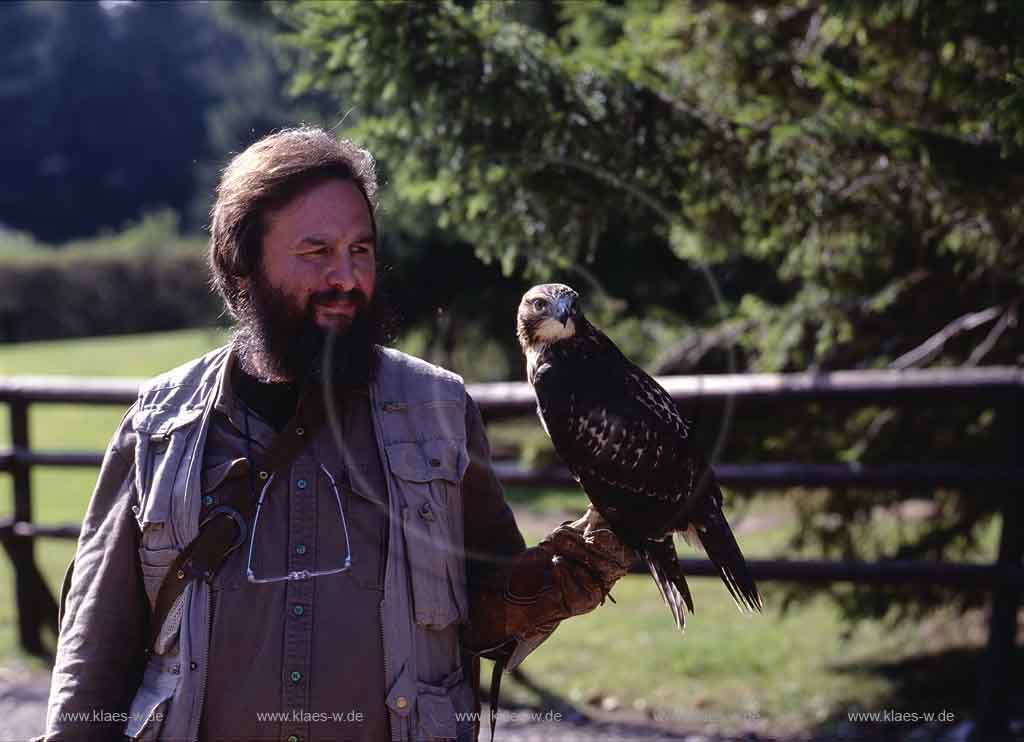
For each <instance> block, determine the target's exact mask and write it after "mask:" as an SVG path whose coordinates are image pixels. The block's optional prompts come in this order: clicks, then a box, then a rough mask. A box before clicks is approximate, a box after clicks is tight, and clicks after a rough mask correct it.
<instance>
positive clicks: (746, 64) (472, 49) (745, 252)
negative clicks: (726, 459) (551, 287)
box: [275, 0, 1024, 612]
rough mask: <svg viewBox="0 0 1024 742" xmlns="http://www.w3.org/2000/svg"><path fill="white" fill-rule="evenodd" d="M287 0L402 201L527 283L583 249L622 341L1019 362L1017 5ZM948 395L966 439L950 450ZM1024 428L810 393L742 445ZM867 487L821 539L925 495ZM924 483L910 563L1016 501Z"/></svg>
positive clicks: (980, 446)
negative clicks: (713, 287) (297, 0)
mask: <svg viewBox="0 0 1024 742" xmlns="http://www.w3.org/2000/svg"><path fill="white" fill-rule="evenodd" d="M275 9H276V12H277V13H278V14H279V17H280V18H281V19H282V20H283V21H285V22H286V23H288V24H289V26H290V28H291V33H290V35H289V36H288V39H287V40H288V41H289V42H290V43H291V44H292V45H293V46H294V47H295V48H297V49H299V50H300V52H301V55H302V56H300V58H299V62H298V67H297V75H296V85H297V89H298V90H318V91H320V92H323V93H326V94H329V95H333V96H335V97H336V98H337V99H338V100H340V101H345V104H346V105H348V106H351V107H353V109H354V110H355V111H356V113H357V118H356V119H355V120H356V121H357V123H356V125H355V127H354V128H353V129H352V130H351V131H350V134H351V135H352V136H354V137H356V138H358V139H361V140H362V141H364V142H366V143H367V144H368V145H369V146H370V147H371V149H372V150H373V151H374V152H375V153H376V154H377V156H378V157H379V159H380V160H381V161H382V162H383V163H384V164H385V166H386V171H387V173H388V174H389V180H390V184H391V192H392V194H393V196H394V198H395V199H396V200H397V201H398V202H400V203H401V210H402V211H403V213H405V214H408V215H410V218H415V219H430V220H432V221H433V222H434V223H436V225H437V226H438V227H439V228H441V229H444V230H446V231H448V232H449V233H451V234H453V235H456V236H457V237H459V238H461V239H463V240H465V241H467V242H469V243H470V244H472V245H474V246H475V249H476V252H477V254H478V255H480V256H481V257H482V258H484V259H485V260H489V261H497V262H498V263H499V264H500V265H501V266H502V267H503V269H504V271H505V272H506V273H508V274H523V275H525V276H527V277H529V278H531V279H547V278H549V277H552V276H565V275H569V274H570V272H571V271H579V270H580V266H585V267H589V271H590V273H592V274H594V275H595V276H596V278H597V279H598V282H599V283H603V284H605V285H606V286H612V287H614V288H613V292H614V295H615V296H616V297H617V298H618V299H619V309H618V311H617V312H616V311H615V304H614V303H608V302H605V303H604V305H603V307H604V309H603V313H604V317H605V319H607V320H609V321H611V320H613V319H615V318H616V317H617V318H618V319H619V320H621V319H622V318H623V317H629V316H632V317H633V320H631V321H630V322H629V323H627V325H626V327H627V328H628V329H629V332H626V331H624V330H623V329H622V326H621V324H620V326H619V336H618V337H619V338H623V339H624V340H625V341H626V342H625V343H624V344H626V345H627V347H630V342H629V340H630V338H631V337H632V338H633V342H632V347H631V350H635V351H637V352H640V351H642V349H643V346H650V345H651V343H650V342H649V341H650V340H651V339H652V338H654V337H659V338H661V339H664V338H665V336H666V334H667V331H668V330H670V331H672V332H673V333H674V334H675V339H676V343H675V345H674V347H673V348H671V349H670V351H669V352H667V353H664V354H661V358H660V360H661V363H660V369H661V370H675V371H680V370H691V369H693V368H702V369H720V368H722V367H723V365H724V359H725V358H726V357H727V356H726V355H725V353H724V350H725V349H726V348H727V347H728V346H729V345H730V344H731V343H736V344H737V348H738V350H739V351H740V354H739V361H740V366H741V367H743V368H748V369H752V370H753V369H757V370H792V369H805V368H812V369H829V368H856V367H879V366H893V367H907V366H921V365H951V364H969V365H973V364H978V363H1016V362H1019V357H1018V355H1017V354H1018V352H1019V350H1018V349H1019V342H1018V341H1017V339H1015V338H1014V337H1013V332H1012V330H1013V328H1015V327H1016V317H1017V312H1018V308H1019V304H1020V300H1021V297H1022V295H1024V291H1022V284H1024V270H1022V268H1024V265H1022V263H1024V244H1022V242H1024V207H1022V205H1021V201H1020V198H1019V196H1018V194H1019V193H1020V191H1021V186H1022V185H1024V136H1022V134H1021V131H1022V130H1024V129H1022V126H1024V114H1022V105H1021V101H1022V96H1024V93H1022V75H1024V60H1022V57H1021V50H1020V48H1019V43H1018V40H1019V39H1021V38H1024V35H1022V31H1024V20H1022V17H1021V14H1020V13H1019V11H1017V10H1016V9H1015V3H1013V2H1010V0H990V1H989V2H985V3H957V2H953V1H951V0H937V1H936V2H928V3H919V2H903V1H899V2H897V1H895V0H887V1H883V2H871V3H868V2H853V1H847V2H838V1H836V2H827V1H826V0H792V1H791V2H770V1H769V2H762V3H749V2H741V3H734V2H710V1H700V0H690V1H689V2H681V1H672V2H656V1H651V0H633V1H630V0H627V1H626V2H621V3H569V2H566V3H561V4H558V5H557V6H548V5H545V4H536V3H526V2H522V3H490V2H478V3H474V2H460V3H454V2H442V3H437V4H430V5H423V4H413V3H401V4H400V3H374V4H363V3H359V4H357V3H337V4H333V3H332V4H327V3H311V4H303V5H298V6H293V5H276V6H275ZM668 256H673V257H672V258H668ZM658 266H660V270H658V269H657V267H658ZM705 268H706V269H709V270H711V271H713V273H714V275H716V276H717V278H718V283H719V285H720V286H721V296H720V297H713V296H712V294H711V293H710V291H709V290H707V289H704V288H703V284H702V279H701V270H702V269H705ZM713 298H715V299H716V300H712V299H713ZM718 299H720V300H718ZM623 305H624V306H625V310H624V311H623ZM504 309H506V311H507V308H504ZM684 318H685V321H684ZM638 327H639V328H641V329H644V330H646V334H644V333H640V336H639V341H638V340H637V339H636V337H635V335H636V333H635V332H633V331H634V330H636V329H637V328H638ZM651 328H654V329H651ZM695 331H698V332H700V335H701V337H702V339H703V342H699V343H695V342H694V341H693V336H694V333H695ZM645 341H646V342H645ZM709 348H710V350H711V352H709ZM646 359H647V360H648V361H649V362H650V361H654V360H657V359H656V358H655V357H654V354H652V353H650V352H649V351H648V353H647V354H646ZM939 412H941V413H943V414H945V415H947V424H948V419H949V417H950V416H952V418H953V419H954V420H958V421H959V422H958V423H954V424H959V425H960V426H961V428H960V429H962V430H964V431H966V432H965V433H964V434H963V435H962V436H960V437H959V438H957V439H956V440H955V441H953V442H952V443H951V442H949V441H945V443H944V442H943V440H942V436H941V435H939V434H938V433H936V432H935V430H936V428H935V415H936V414H938V413H939ZM1009 422H1010V419H1009V416H1007V415H1005V414H1001V411H997V410H986V411H985V412H984V413H983V414H981V415H980V416H979V415H978V414H977V411H976V410H975V411H967V410H963V411H960V410H941V411H940V410H931V411H927V412H926V413H922V414H917V415H914V416H902V415H899V414H897V413H895V412H892V411H885V412H882V413H881V414H879V412H878V411H873V412H870V411H869V412H868V413H861V414H857V415H851V416H849V417H847V418H845V419H839V420H833V419H829V418H826V417H825V416H823V415H822V414H820V413H816V412H815V411H814V410H808V411H805V413H804V414H802V415H801V416H800V418H799V420H795V421H794V422H793V423H792V424H788V425H787V427H786V429H785V430H779V429H778V426H777V424H776V423H775V421H766V422H765V424H762V425H758V424H756V423H755V424H752V425H750V426H748V427H747V428H746V429H745V430H744V431H742V434H741V435H739V436H737V437H736V438H735V440H734V441H733V442H732V450H733V452H734V453H736V454H739V455H741V456H742V455H757V456H759V457H760V458H764V457H767V456H772V455H774V456H778V455H780V454H781V455H786V456H788V457H790V458H794V457H799V458H804V459H811V460H813V459H831V460H834V459H835V458H836V457H837V456H838V457H840V458H844V459H848V460H859V461H871V460H876V459H879V458H888V459H890V460H891V459H892V458H894V457H897V458H898V457H902V458H903V459H904V460H915V458H923V457H925V456H928V455H932V456H934V455H935V452H936V451H939V452H940V454H939V455H943V454H944V455H947V456H957V457H961V458H962V457H978V458H980V459H983V458H985V457H986V456H989V457H992V456H995V455H996V454H995V453H994V452H993V451H994V448H993V444H992V441H993V440H996V439H998V438H1000V437H1001V436H1003V435H1004V434H1005V432H1006V428H1007V426H1008V423H1009ZM815 426H817V429H818V430H819V431H820V429H821V428H822V427H824V428H825V429H826V430H827V431H828V433H827V434H826V435H821V434H820V433H819V434H814V433H812V432H811V431H813V430H815ZM943 445H944V446H945V449H943V448H942V446H943ZM853 494H854V493H842V492H839V493H832V495H830V496H829V497H828V498H825V499H824V501H822V502H816V503H815V505H814V508H813V510H811V509H809V510H808V512H807V513H806V517H807V525H808V528H807V530H806V534H807V539H808V540H811V541H817V542H818V543H819V544H820V546H821V548H822V549H824V550H825V551H828V552H832V553H837V554H842V555H845V556H850V557H854V556H865V555H868V554H872V553H888V552H890V551H891V547H889V546H887V545H886V543H885V541H884V539H882V538H876V534H874V533H873V531H872V521H871V518H870V517H869V515H870V512H871V508H872V507H874V506H876V505H878V504H883V505H889V504H893V503H897V502H898V501H899V500H900V499H902V498H903V497H905V496H906V495H907V493H881V494H877V493H876V494H874V495H872V496H870V497H868V496H866V495H864V494H863V493H860V494H858V496H856V497H855V496H853ZM924 494H926V495H927V496H928V497H931V498H932V499H933V500H935V502H936V503H937V508H938V513H939V515H938V517H937V519H936V520H934V521H933V522H932V524H931V526H930V527H929V528H926V529H924V531H923V532H922V533H920V534H918V536H917V537H916V538H913V539H911V540H910V542H909V544H907V545H905V546H903V547H901V548H900V551H899V555H901V556H907V557H909V556H915V555H918V556H920V555H929V556H949V557H956V556H958V555H964V554H967V553H971V552H972V550H974V549H976V548H977V544H976V542H975V540H974V539H973V537H972V534H976V533H977V528H978V527H980V526H981V525H983V524H984V523H985V522H986V521H987V519H988V518H989V517H990V516H991V514H992V512H993V508H994V507H995V506H996V501H995V500H994V499H992V498H990V497H975V496H973V495H974V494H976V493H968V492H946V491H936V492H929V493H924ZM822 510H824V511H825V512H826V513H827V514H831V515H832V516H837V517H839V518H841V522H842V523H843V528H842V535H841V536H840V535H839V533H838V531H837V529H835V528H833V527H830V526H824V525H821V523H829V522H835V518H832V519H831V520H830V519H829V518H820V517H818V515H820V511H822ZM812 516H813V517H812ZM874 595H877V593H874ZM846 597H847V598H849V600H847V605H848V607H849V608H850V609H851V610H854V611H855V610H860V611H874V612H884V610H885V609H886V607H887V605H888V602H887V601H886V600H878V601H865V600H864V596H863V595H859V594H858V592H856V591H855V592H853V593H847V594H846ZM918 597H920V596H918ZM926 597H927V596H926ZM930 597H932V598H934V597H935V596H934V595H933V596H930Z"/></svg>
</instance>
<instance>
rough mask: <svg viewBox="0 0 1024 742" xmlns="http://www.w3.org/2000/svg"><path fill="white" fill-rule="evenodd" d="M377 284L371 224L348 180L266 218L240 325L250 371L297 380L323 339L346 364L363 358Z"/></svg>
mask: <svg viewBox="0 0 1024 742" xmlns="http://www.w3.org/2000/svg"><path fill="white" fill-rule="evenodd" d="M375 281H376V256H375V244H374V232H373V221H372V220H371V217H370V212H369V209H368V207H367V204H366V200H365V199H364V198H363V195H362V193H361V192H360V191H359V189H358V188H357V187H356V185H355V184H354V183H352V182H351V181H343V180H328V181H324V182H321V183H319V184H316V185H313V186H311V187H310V188H308V189H307V190H305V191H303V192H302V193H300V194H299V195H298V196H296V197H295V198H293V199H292V200H291V201H289V202H288V203H287V204H285V205H284V206H283V207H281V208H280V209H277V210H275V211H272V212H269V213H268V214H266V216H265V224H264V236H263V253H262V257H261V259H260V262H259V265H258V268H257V270H256V272H255V274H254V275H253V277H252V278H251V279H250V280H249V287H248V288H249V294H250V298H251V303H250V306H249V309H248V311H246V312H245V313H244V314H245V316H243V317H242V318H241V319H242V328H241V336H242V340H243V350H244V352H245V353H246V354H247V355H248V356H249V360H250V361H254V363H251V364H249V365H250V366H253V367H254V369H253V370H256V371H259V372H261V375H265V376H269V377H271V378H278V379H280V378H292V379H294V378H297V377H298V376H299V375H301V374H302V373H303V372H304V371H305V369H306V368H307V366H308V363H309V362H310V360H311V359H312V357H314V356H315V355H317V354H318V353H319V352H321V351H322V350H323V347H324V346H325V344H327V343H328V340H330V341H331V344H332V345H334V347H335V353H334V355H337V356H341V357H342V359H343V360H344V356H345V355H346V353H347V354H348V355H350V356H351V355H353V352H354V353H364V352H366V351H368V349H369V347H370V346H371V345H372V341H371V336H372V335H373V334H374V333H373V332H372V330H373V329H374V328H373V327H372V326H371V325H372V320H371V318H370V317H369V316H368V315H369V314H370V312H369V311H368V308H369V307H370V305H371V301H372V299H373V297H374V285H375ZM350 336H351V337H350ZM353 345H357V346H358V347H352V346H353ZM364 346H365V347H364Z"/></svg>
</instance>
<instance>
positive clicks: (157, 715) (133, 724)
mask: <svg viewBox="0 0 1024 742" xmlns="http://www.w3.org/2000/svg"><path fill="white" fill-rule="evenodd" d="M175 660H176V658H175ZM180 680H181V666H180V665H179V664H177V662H176V661H174V662H172V661H170V660H167V659H165V658H163V657H159V656H154V657H151V658H150V660H149V664H147V665H146V672H145V674H144V675H143V676H142V685H141V686H140V687H139V690H138V691H137V692H136V694H135V698H134V699H132V704H131V707H130V708H129V709H128V721H127V723H126V724H125V726H124V733H125V736H126V737H128V739H131V740H138V741H139V742H147V741H148V740H156V739H159V738H160V730H161V728H162V727H163V724H164V718H165V717H166V715H167V708H168V707H169V706H170V705H171V698H172V697H173V696H174V692H175V691H176V690H177V689H178V682H179V681H180Z"/></svg>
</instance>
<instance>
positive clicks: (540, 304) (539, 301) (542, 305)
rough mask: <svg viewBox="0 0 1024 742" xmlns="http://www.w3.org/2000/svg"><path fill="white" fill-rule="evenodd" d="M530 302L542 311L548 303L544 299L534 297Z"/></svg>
mask: <svg viewBox="0 0 1024 742" xmlns="http://www.w3.org/2000/svg"><path fill="white" fill-rule="evenodd" d="M530 303H531V304H533V308H534V309H536V310H537V311H538V312H541V311H544V310H545V309H546V308H547V306H548V303H547V302H546V301H545V300H544V299H534V300H533V301H532V302H530Z"/></svg>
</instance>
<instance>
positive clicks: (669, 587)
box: [637, 534, 694, 631]
mask: <svg viewBox="0 0 1024 742" xmlns="http://www.w3.org/2000/svg"><path fill="white" fill-rule="evenodd" d="M637 551H638V552H639V554H640V556H641V557H643V560H644V562H646V564H647V569H649V570H650V572H651V577H653V578H654V584H656V585H657V586H658V592H660V593H661V597H662V598H663V599H664V601H665V604H666V605H667V606H668V607H669V610H671V611H672V616H673V618H675V620H676V627H677V628H678V629H679V630H680V631H682V630H683V629H684V627H685V626H686V611H684V610H683V605H685V606H686V609H687V610H689V611H690V613H693V612H694V611H693V596H692V595H690V586H689V585H687V584H686V577H685V575H683V570H682V568H681V567H680V566H679V557H678V556H676V548H675V544H674V543H673V542H672V534H668V535H666V536H665V537H664V538H662V539H660V540H658V541H653V540H651V541H645V542H644V545H643V546H642V547H641V548H639V549H638V550H637Z"/></svg>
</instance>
